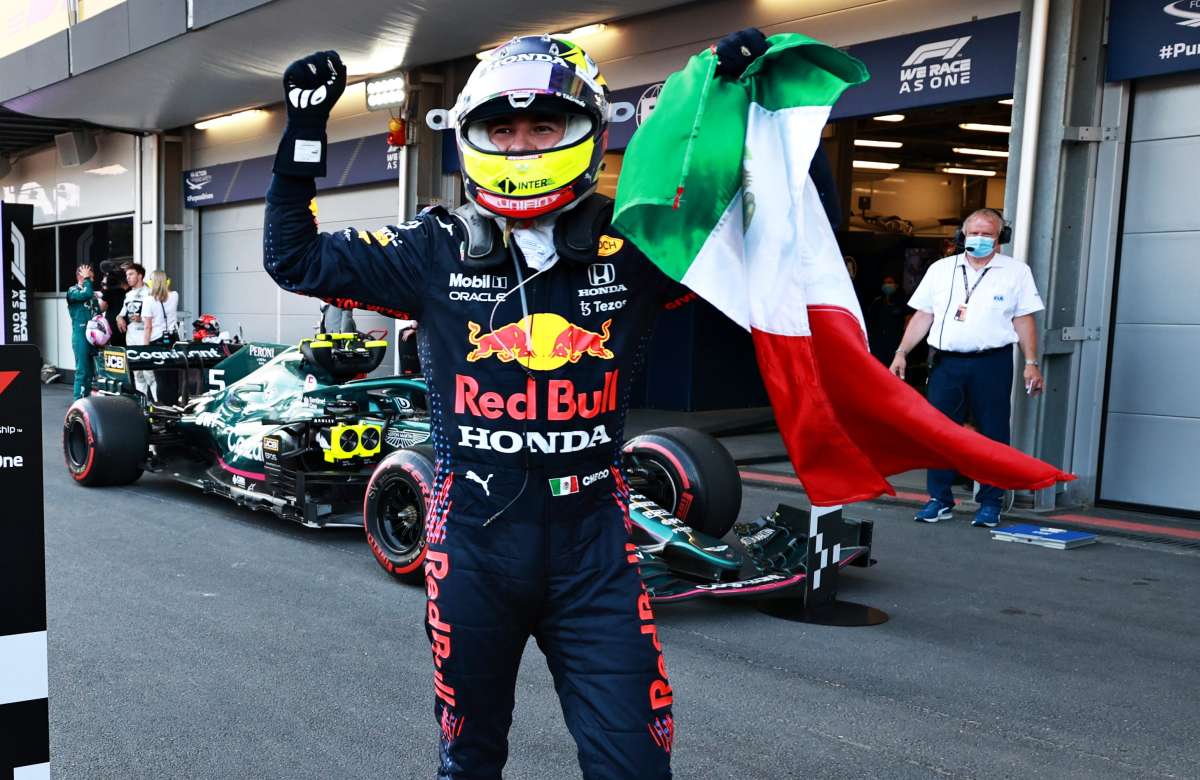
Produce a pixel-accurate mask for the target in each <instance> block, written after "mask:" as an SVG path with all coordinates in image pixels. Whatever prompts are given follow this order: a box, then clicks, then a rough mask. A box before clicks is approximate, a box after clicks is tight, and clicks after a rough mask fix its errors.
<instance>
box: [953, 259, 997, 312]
mask: <svg viewBox="0 0 1200 780" xmlns="http://www.w3.org/2000/svg"><path fill="white" fill-rule="evenodd" d="M960 267H961V268H962V271H963V294H964V295H966V300H965V301H963V304H964V305H965V304H968V303H970V302H971V294H972V293H974V292H975V288H976V287H978V286H979V283H980V282H982V281H983V277H985V276H987V272H988V271H990V270H992V267H991V266H990V265H989V266H988V267H987V268H984V269H983V272H982V273H980V274H979V278H978V279H976V280H975V284H973V285H971V287H970V289H967V264H966V263H963V264H962V265H961V266H960Z"/></svg>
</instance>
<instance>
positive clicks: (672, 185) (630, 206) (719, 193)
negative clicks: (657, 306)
mask: <svg viewBox="0 0 1200 780" xmlns="http://www.w3.org/2000/svg"><path fill="white" fill-rule="evenodd" d="M768 40H769V42H770V44H771V46H770V48H769V49H768V50H767V52H766V53H765V54H764V55H763V56H762V57H760V58H759V59H758V60H756V61H755V62H753V63H751V65H750V67H749V68H747V70H746V73H744V74H743V75H742V77H741V78H740V79H737V80H731V79H727V78H717V79H713V78H712V73H713V66H714V62H713V60H714V59H715V56H716V55H714V54H713V53H712V52H711V51H710V50H706V51H703V52H701V53H700V54H697V55H696V56H694V57H692V58H691V59H690V60H689V61H688V64H687V66H686V67H685V68H684V69H683V70H681V71H679V72H677V73H674V74H672V75H671V77H670V78H668V79H667V82H666V84H665V85H664V86H663V90H662V93H661V94H660V95H659V98H658V102H657V104H656V106H655V109H654V112H653V113H652V114H651V115H650V117H649V118H648V119H647V120H646V122H645V123H644V124H643V125H642V126H641V127H640V128H639V129H638V131H637V132H636V133H634V135H633V139H632V140H631V141H630V143H629V147H628V148H627V149H626V151H625V160H624V163H623V164H622V167H621V176H620V179H619V182H618V186H617V200H616V207H615V210H614V219H613V224H614V226H615V227H616V228H617V229H618V230H619V231H621V233H623V234H624V235H625V236H626V237H628V238H629V239H630V240H632V241H633V243H634V244H636V245H637V247H638V249H640V250H641V251H642V253H643V254H645V255H646V256H647V257H649V258H650V260H651V261H653V262H654V264H655V265H657V266H658V267H659V268H661V269H662V270H663V272H664V273H666V274H667V275H668V276H670V277H671V278H673V279H675V280H676V281H680V280H682V279H683V277H684V276H685V275H686V274H687V270H688V267H689V266H690V265H691V263H692V261H693V260H694V259H695V258H696V256H697V255H698V254H699V252H700V249H701V247H702V246H703V245H704V242H705V241H706V240H707V239H708V237H709V235H710V234H711V233H712V232H713V230H714V229H715V228H716V227H717V225H718V223H719V222H720V220H721V216H722V215H723V214H724V213H725V212H726V210H727V209H728V207H729V205H730V203H731V202H732V201H733V199H734V197H735V196H736V195H737V192H738V190H739V189H740V188H741V185H742V151H743V147H744V145H745V138H746V122H747V114H748V112H749V107H750V103H751V101H753V102H756V103H758V104H759V105H761V106H762V107H764V108H766V109H768V110H771V111H776V110H780V109H784V108H794V107H797V106H830V105H832V104H833V103H834V102H835V101H836V100H837V99H838V97H839V96H840V95H841V94H842V92H843V91H844V90H845V89H846V88H847V87H849V86H853V85H855V84H861V83H862V82H864V81H866V80H867V78H868V74H867V70H866V67H865V66H864V65H863V64H862V63H861V62H859V61H858V60H856V59H854V58H853V57H851V56H850V55H848V54H846V53H844V52H841V51H838V50H837V49H834V48H832V47H830V46H828V45H826V44H824V43H821V42H819V41H816V40H813V39H812V38H809V37H808V36H806V35H800V34H798V33H787V34H783V35H773V36H771V38H769V39H768ZM677 197H678V202H676V198H677Z"/></svg>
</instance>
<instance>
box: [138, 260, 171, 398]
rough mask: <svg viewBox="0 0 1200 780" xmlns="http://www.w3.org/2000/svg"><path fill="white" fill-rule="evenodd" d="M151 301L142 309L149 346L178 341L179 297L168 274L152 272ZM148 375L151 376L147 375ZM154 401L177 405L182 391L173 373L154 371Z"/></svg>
mask: <svg viewBox="0 0 1200 780" xmlns="http://www.w3.org/2000/svg"><path fill="white" fill-rule="evenodd" d="M148 281H149V287H150V298H149V300H147V301H146V303H145V305H144V306H143V307H142V319H143V320H144V321H145V323H146V343H147V344H167V343H170V342H173V341H175V340H176V338H177V337H176V335H175V334H176V326H177V325H178V322H177V320H178V315H179V293H177V292H175V291H174V290H172V289H171V280H170V279H169V278H168V277H167V272H166V271H161V270H159V271H151V272H150V278H149V280H148ZM146 373H149V372H146ZM150 390H151V392H152V395H151V397H152V398H153V399H154V400H155V401H158V402H159V403H174V402H175V401H176V400H177V397H178V394H179V389H178V382H177V381H176V376H175V372H174V371H170V370H167V371H155V372H154V373H153V375H152V379H151V382H150Z"/></svg>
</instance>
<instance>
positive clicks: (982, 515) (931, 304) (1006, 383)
mask: <svg viewBox="0 0 1200 780" xmlns="http://www.w3.org/2000/svg"><path fill="white" fill-rule="evenodd" d="M1003 230H1004V218H1003V217H1002V216H1001V215H1000V213H999V212H997V211H995V210H993V209H980V210H978V211H976V212H974V213H972V214H971V215H970V216H969V217H967V219H966V221H965V222H963V226H962V233H963V237H964V243H963V245H964V248H965V250H966V251H964V252H963V253H962V254H958V255H954V256H952V257H944V258H942V259H941V260H938V261H937V262H936V263H934V264H933V265H932V266H930V268H929V271H928V272H927V273H926V274H925V278H924V279H922V280H921V284H920V286H919V287H917V290H916V292H914V293H913V295H912V298H911V299H909V301H908V305H909V306H910V307H912V308H913V309H916V313H915V314H913V315H912V319H910V320H909V322H908V327H907V328H906V329H905V331H904V338H903V339H901V341H900V346H899V347H898V348H897V349H896V355H895V357H894V358H893V359H892V364H891V366H890V368H891V371H892V373H893V374H895V375H896V376H898V377H900V378H901V379H903V378H904V373H905V368H906V366H907V360H906V356H907V355H908V353H909V352H910V351H912V349H913V347H915V346H917V344H918V343H920V341H921V339H923V338H925V336H926V335H928V336H929V346H930V347H932V348H933V349H936V350H937V353H936V356H935V358H933V361H932V362H933V368H932V369H931V370H930V373H929V392H928V399H929V403H931V404H933V405H934V407H936V408H937V409H938V411H940V412H942V413H943V414H945V415H946V416H947V417H949V418H950V419H952V420H954V421H955V422H958V423H962V422H963V421H964V420H965V419H966V417H967V413H968V411H969V412H970V415H971V419H972V420H973V421H974V423H975V426H976V428H977V429H978V430H979V432H980V433H982V434H983V435H984V436H987V437H988V438H989V439H994V440H996V441H999V442H1003V443H1004V444H1008V438H1009V428H1008V418H1009V412H1010V402H1009V395H1010V393H1011V390H1012V382H1013V344H1016V343H1020V345H1021V351H1022V352H1024V353H1025V377H1024V378H1025V392H1026V394H1027V395H1030V396H1033V395H1037V394H1038V393H1040V392H1041V391H1042V385H1043V382H1042V372H1041V370H1040V369H1039V367H1038V366H1039V363H1038V352H1037V348H1038V343H1037V330H1036V325H1035V323H1034V319H1033V315H1034V314H1035V313H1036V312H1039V311H1042V309H1044V308H1045V306H1043V305H1042V299H1041V296H1039V295H1038V291H1037V287H1036V286H1034V283H1033V273H1032V272H1031V271H1030V270H1029V266H1027V265H1025V263H1022V262H1020V261H1018V260H1014V259H1013V258H1011V257H1009V256H1008V255H1002V254H1000V253H999V252H997V251H996V247H997V245H998V244H999V243H1000V242H999V238H1000V234H1001V232H1002V231H1003ZM954 474H955V472H954V471H953V470H946V469H930V470H929V472H928V477H927V481H928V488H929V502H928V503H927V504H926V505H925V506H924V507H923V508H922V509H921V510H920V511H919V512H917V514H916V516H915V517H914V518H913V519H915V520H917V521H919V522H923V523H936V522H937V521H938V520H945V519H947V518H949V517H951V516H952V515H953V510H954V496H953V495H952V493H951V490H950V488H951V485H952V484H953V483H954ZM1003 497H1004V491H1002V490H1001V489H1000V488H997V487H994V486H992V485H983V486H981V487H980V489H979V494H978V496H977V500H978V501H979V510H978V511H977V512H976V513H975V519H974V521H973V522H972V523H971V525H973V526H978V527H983V528H995V527H996V526H997V525H999V524H1000V503H1001V499H1002V498H1003Z"/></svg>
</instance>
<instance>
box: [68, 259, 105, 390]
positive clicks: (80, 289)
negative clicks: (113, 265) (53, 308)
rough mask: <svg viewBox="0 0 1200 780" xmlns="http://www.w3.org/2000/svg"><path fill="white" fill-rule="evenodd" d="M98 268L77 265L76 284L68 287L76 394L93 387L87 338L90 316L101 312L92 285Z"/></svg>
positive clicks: (91, 351)
mask: <svg viewBox="0 0 1200 780" xmlns="http://www.w3.org/2000/svg"><path fill="white" fill-rule="evenodd" d="M94 276H95V272H94V271H93V270H92V267H91V266H90V265H86V264H84V265H81V266H79V267H78V268H76V269H75V284H73V285H72V286H71V289H69V290H67V313H68V314H70V315H71V352H73V353H74V354H75V398H76V399H79V398H83V397H84V396H85V395H87V394H88V392H89V391H90V390H91V387H92V375H93V372H94V367H93V365H92V354H93V350H92V345H91V344H89V343H88V340H87V324H88V320H90V319H91V318H92V317H95V316H96V314H97V313H98V311H99V310H98V309H97V307H96V294H95V290H93V289H92V279H93V277H94Z"/></svg>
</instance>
